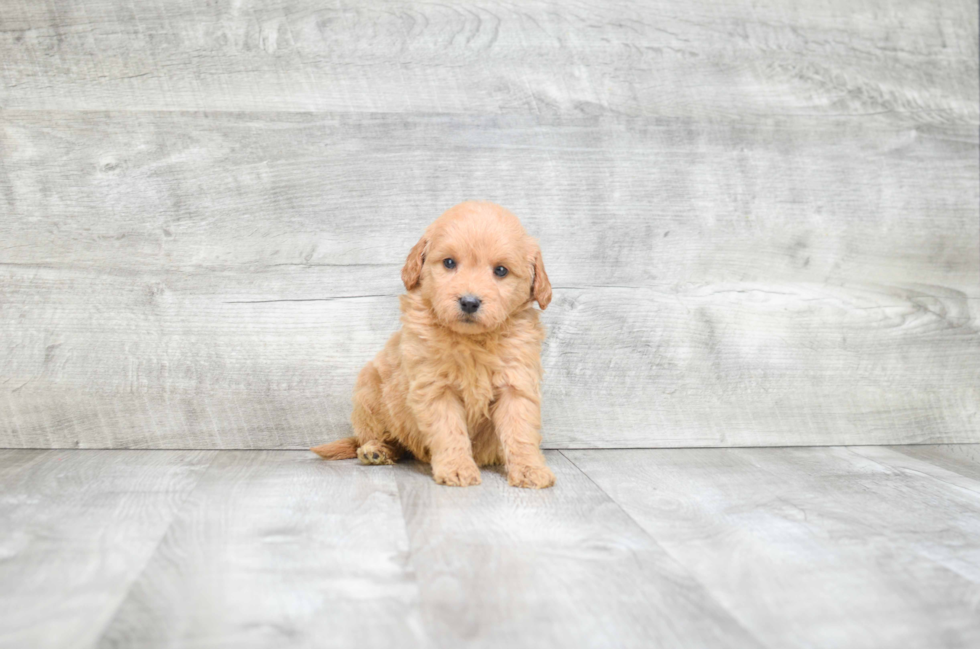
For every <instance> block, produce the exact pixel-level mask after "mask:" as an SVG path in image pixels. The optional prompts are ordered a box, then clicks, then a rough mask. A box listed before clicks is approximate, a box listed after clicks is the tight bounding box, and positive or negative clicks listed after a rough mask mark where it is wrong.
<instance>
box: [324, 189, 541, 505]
mask: <svg viewBox="0 0 980 649" xmlns="http://www.w3.org/2000/svg"><path fill="white" fill-rule="evenodd" d="M402 281H403V282H404V284H405V288H406V290H407V293H406V294H405V295H402V296H401V297H400V301H401V312H402V316H401V322H402V328H401V331H399V332H397V333H395V335H393V336H392V337H391V339H390V340H389V341H388V344H387V345H386V346H385V348H384V349H383V350H382V351H381V352H380V353H379V354H378V355H377V356H376V357H375V358H374V360H373V361H371V362H370V363H368V364H367V366H366V367H365V368H364V369H363V370H361V373H360V375H358V377H357V386H356V387H355V389H354V412H353V414H352V415H351V422H352V423H353V425H354V432H355V434H356V436H355V437H350V438H347V439H342V440H339V441H336V442H332V443H330V444H324V445H323V446H317V447H315V448H313V449H311V450H312V451H313V452H314V453H316V454H317V455H320V456H321V457H324V458H326V459H328V460H337V459H345V458H353V457H355V456H356V457H358V458H359V459H360V460H361V462H362V463H364V464H393V463H395V462H397V461H398V459H399V458H401V457H402V456H403V455H404V454H405V453H406V451H407V452H410V453H411V454H412V455H414V456H415V457H416V458H418V459H419V460H422V461H423V462H431V464H432V476H433V478H434V479H435V481H436V482H438V483H439V484H444V485H452V486H460V487H465V486H468V485H476V484H480V469H479V468H478V467H479V466H487V465H499V464H503V465H505V466H506V469H507V481H508V482H509V483H510V484H511V485H513V486H515V487H530V488H536V489H540V488H544V487H550V486H551V485H553V484H554V483H555V476H554V474H553V473H552V472H551V469H549V468H548V467H547V465H546V464H545V460H544V455H543V454H542V453H541V449H540V443H541V436H540V434H539V432H538V430H539V428H540V426H541V414H540V413H541V389H540V384H541V360H540V350H541V341H542V340H543V339H544V328H543V326H542V325H541V323H540V322H539V321H538V312H537V311H536V310H535V309H534V307H533V302H535V301H537V303H538V305H539V306H540V307H541V308H542V309H545V308H546V307H547V306H548V303H549V302H550V301H551V284H550V283H549V282H548V275H547V273H545V270H544V263H543V262H542V261H541V250H540V249H539V248H538V244H537V242H535V240H534V239H532V238H531V237H529V236H528V235H527V233H526V232H525V231H524V228H523V227H522V226H521V222H520V221H518V220H517V217H516V216H514V215H513V214H511V213H510V212H508V211H507V210H505V209H504V208H502V207H500V206H499V205H495V204H493V203H484V202H474V201H471V202H466V203H461V204H459V205H457V206H455V207H453V208H451V209H449V210H448V211H446V212H445V213H444V214H443V215H442V216H440V217H439V218H438V219H436V221H435V222H434V223H432V224H431V225H430V226H429V227H428V228H427V229H426V231H425V234H424V235H423V236H422V238H421V239H419V242H418V243H416V244H415V246H414V247H413V248H412V250H411V252H409V253H408V259H407V260H406V261H405V267H404V268H403V269H402Z"/></svg>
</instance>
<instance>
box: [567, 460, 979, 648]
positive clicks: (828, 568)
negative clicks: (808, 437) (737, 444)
mask: <svg viewBox="0 0 980 649" xmlns="http://www.w3.org/2000/svg"><path fill="white" fill-rule="evenodd" d="M563 453H564V454H565V455H566V456H567V457H569V458H570V459H571V460H572V461H573V462H574V463H575V464H576V466H578V467H579V468H580V469H581V470H583V471H584V472H585V473H586V474H587V475H588V476H589V477H590V478H591V479H592V480H594V481H595V482H596V483H597V484H598V485H599V486H600V487H601V488H602V489H603V490H604V491H605V492H606V493H608V494H609V495H610V497H612V498H613V500H615V501H616V502H617V503H619V504H620V505H621V506H622V507H623V509H624V510H625V511H626V512H627V513H628V514H629V515H630V516H632V517H633V518H634V519H635V520H636V521H637V522H638V523H639V524H640V525H641V526H642V527H643V528H644V529H645V530H646V531H647V532H648V533H649V534H650V535H651V536H652V537H653V538H655V539H656V540H657V542H658V543H660V544H661V545H662V546H663V548H664V549H665V550H666V551H667V552H668V553H669V554H670V556H672V557H674V558H675V559H677V560H678V561H679V562H680V563H681V564H682V565H684V566H685V567H687V568H688V569H690V570H691V572H692V573H693V575H694V577H695V578H696V579H698V580H699V581H700V582H701V583H702V584H704V585H705V587H706V588H707V589H708V590H709V591H710V592H711V593H712V594H713V595H715V596H716V597H717V598H718V600H719V602H720V603H721V604H722V605H723V606H725V607H726V608H727V609H728V610H729V611H731V612H732V614H733V615H734V616H735V618H736V619H737V620H738V621H739V622H740V623H741V624H743V625H744V626H745V628H746V629H747V630H748V631H749V632H750V633H752V634H754V635H755V636H756V637H757V638H758V639H759V641H760V642H762V643H763V644H765V645H767V646H773V647H793V646H847V647H881V646H896V645H901V646H903V647H923V648H927V647H929V648H932V647H968V646H974V645H976V644H977V643H978V642H980V625H978V624H977V619H978V610H977V607H978V605H977V602H978V601H980V571H978V566H980V554H978V552H980V543H978V541H977V539H980V491H978V489H980V483H978V482H976V481H971V482H972V485H970V488H965V487H964V485H963V484H957V483H956V482H955V481H950V480H947V479H937V478H936V475H939V474H938V473H937V472H938V471H942V469H940V468H939V467H933V469H935V470H933V469H930V473H925V472H923V471H922V470H921V469H922V468H923V467H922V466H919V467H917V468H916V467H911V466H909V465H908V464H907V463H905V464H903V460H902V458H904V459H905V460H911V458H909V457H907V456H905V455H902V454H900V453H896V452H894V451H890V450H888V449H883V448H882V449H860V450H859V451H857V452H856V451H852V450H848V449H845V448H831V449H701V450H695V449H688V450H683V451H681V450H659V451H653V450H631V451H620V450H609V451H592V452H590V451H563ZM922 464H923V465H924V464H926V463H922ZM917 469H918V470H917ZM947 473H949V472H947ZM946 477H947V478H948V476H946ZM957 478H959V479H962V480H963V481H968V479H967V478H965V477H962V476H957Z"/></svg>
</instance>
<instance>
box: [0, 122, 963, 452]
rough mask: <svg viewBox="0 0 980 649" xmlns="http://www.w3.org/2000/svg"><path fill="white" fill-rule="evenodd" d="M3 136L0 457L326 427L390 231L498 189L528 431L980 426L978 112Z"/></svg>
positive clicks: (669, 438)
mask: <svg viewBox="0 0 980 649" xmlns="http://www.w3.org/2000/svg"><path fill="white" fill-rule="evenodd" d="M0 125H2V127H3V129H2V131H0V133H2V134H3V139H2V140H0V144H2V146H3V147H4V154H5V164H4V165H3V167H2V168H0V195H2V196H3V198H4V200H5V201H6V204H7V206H8V207H9V210H8V211H6V212H3V213H0V235H2V237H3V239H4V246H3V250H0V279H2V281H0V298H2V299H0V310H2V311H0V314H2V318H0V332H2V335H3V337H2V340H3V346H4V351H3V355H0V369H2V372H0V374H2V378H3V381H4V382H3V386H4V390H5V394H4V395H3V396H4V398H3V399H0V413H2V414H3V417H2V418H0V422H2V423H0V444H2V445H5V446H16V447H34V446H56V447H65V446H67V447H74V446H82V447H142V448H154V447H170V448H175V447H176V448H180V447H202V448H270V447H271V448H299V447H307V446H309V445H311V444H315V443H319V442H322V441H326V440H327V439H331V438H335V437H339V436H342V435H345V434H347V432H348V431H349V427H348V423H347V418H348V413H349V395H350V390H351V386H352V385H353V382H354V376H355V375H356V372H357V370H358V369H359V368H360V367H361V366H362V365H363V363H365V362H366V361H367V360H368V359H369V358H371V357H372V356H373V355H374V353H376V351H377V350H378V349H380V347H381V346H382V345H383V343H384V340H385V339H386V338H387V336H388V335H389V334H390V333H391V332H392V331H394V330H395V328H396V327H397V313H396V300H395V298H394V296H396V295H397V294H398V293H399V292H400V291H401V286H400V283H399V279H398V277H399V269H400V266H401V263H402V262H403V260H404V256H405V254H406V250H407V249H408V248H409V247H410V246H411V245H412V243H414V241H415V240H416V238H417V236H418V234H419V232H420V231H421V230H422V228H423V227H424V225H425V224H426V223H427V222H428V221H429V220H430V219H431V218H433V216H434V215H435V214H436V213H437V212H438V211H439V210H440V209H442V208H443V207H445V206H447V205H449V204H452V203H454V202H456V201H457V200H459V199H460V198H464V197H468V196H480V197H485V198H491V199H494V200H497V201H499V202H501V203H503V204H505V205H508V206H510V207H511V208H513V209H514V210H515V212H516V213H518V214H519V215H520V216H521V217H522V218H523V219H524V220H525V222H526V223H527V226H528V228H529V230H530V231H532V232H534V233H535V234H537V235H538V236H539V238H540V239H541V242H542V245H543V247H544V250H545V256H546V263H547V266H548V269H549V275H550V276H551V277H552V280H553V283H554V284H555V286H556V289H555V295H556V299H555V302H554V304H553V306H552V307H551V309H550V310H549V311H547V312H546V313H545V320H546V323H547V324H548V326H549V327H550V330H551V334H550V337H549V340H548V342H547V345H546V349H545V353H544V363H545V367H546V370H547V377H546V381H545V391H546V398H545V440H546V444H547V445H549V446H551V447H602V446H678V445H696V446H710V445H768V444H776V445H778V444H854V443H863V444H873V443H907V442H966V441H973V440H976V439H977V435H978V434H980V433H978V430H980V427H978V423H980V415H978V409H977V403H978V402H980V392H978V391H980V387H978V386H980V335H978V322H980V320H978V300H977V298H978V297H980V285H978V277H980V169H978V157H977V134H976V131H975V129H974V128H972V127H970V128H964V127H963V126H958V125H955V124H947V125H937V126H934V127H931V128H930V129H923V128H920V127H915V126H910V125H907V124H905V125H903V124H901V123H899V122H895V121H893V120H891V119H890V118H867V119H863V120H861V121H859V122H855V121H854V120H851V119H843V118H839V119H835V120H828V119H816V118H804V117H795V118H779V119H757V120H754V121H753V122H752V123H748V124H732V123H723V124H712V123H705V122H697V121H692V120H688V121H686V122H684V124H683V126H679V125H678V123H677V122H657V121H651V120H641V119H632V118H626V117H617V116H611V117H596V118H589V119H568V118H543V117H506V118H504V117H500V118H484V117H454V118H449V117H439V116H432V117H424V116H418V117H391V116H324V115H282V114H227V113H212V114H201V115H198V114H186V113H179V114H160V113H155V114H149V113H141V114H130V113H109V114H102V113H99V114H88V113H85V114H79V113H64V112H47V113H27V112H23V111H7V112H5V113H3V114H2V115H0ZM529 177H534V178H535V179H536V180H540V182H535V183H534V184H533V185H531V184H528V183H527V178H529ZM858 215H860V216H858ZM25 224H28V225H29V226H30V227H24V225H25Z"/></svg>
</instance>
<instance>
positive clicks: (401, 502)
mask: <svg viewBox="0 0 980 649" xmlns="http://www.w3.org/2000/svg"><path fill="white" fill-rule="evenodd" d="M401 466H406V467H407V465H406V464H404V463H403V464H395V465H393V466H392V467H390V468H392V469H393V471H392V473H394V471H397V470H398V468H399V467H401ZM392 480H393V481H394V483H395V490H396V491H397V492H398V512H399V514H400V515H401V519H402V529H403V530H404V531H405V541H406V543H407V544H408V556H407V557H405V561H406V562H407V563H408V566H409V568H410V569H411V571H412V583H414V584H415V589H416V591H417V592H418V605H419V618H420V619H421V621H422V630H423V631H424V632H425V638H423V640H424V641H425V645H424V646H427V647H436V646H437V645H436V644H435V643H434V642H433V641H432V633H433V629H431V628H430V627H429V623H428V621H427V620H426V619H425V607H424V606H423V605H422V603H423V602H422V597H423V595H422V584H420V583H419V573H418V570H417V569H416V566H415V544H414V543H413V542H412V534H411V532H410V531H409V529H408V519H407V518H405V497H404V492H403V491H402V484H401V481H400V480H398V478H397V476H394V475H393V476H392Z"/></svg>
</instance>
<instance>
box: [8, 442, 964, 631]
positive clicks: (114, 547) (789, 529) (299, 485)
mask: <svg viewBox="0 0 980 649" xmlns="http://www.w3.org/2000/svg"><path fill="white" fill-rule="evenodd" d="M549 460H550V462H551V465H552V466H553V468H554V470H555V473H556V474H557V476H558V485H557V487H556V488H555V489H552V490H547V491H541V492H537V491H524V490H518V489H512V488H509V487H507V485H506V480H505V478H504V477H503V476H502V475H501V474H500V473H499V472H495V471H484V480H483V485H482V486H480V487H476V488H470V489H453V488H447V487H439V486H437V485H435V484H434V483H433V482H432V481H431V479H430V478H429V476H428V475H427V470H426V467H424V466H422V465H417V464H411V463H409V464H403V465H399V466H396V467H362V466H360V465H358V464H355V463H354V462H335V463H328V462H324V461H321V460H319V459H317V458H316V457H314V456H313V455H311V454H309V453H306V452H300V451H61V450H46V451H26V450H3V451H0V646H2V647H11V648H14V647H16V648H33V647H73V648H75V647H78V648H83V647H103V646H105V647H159V646H168V647H185V646H186V647H204V646H207V647H236V648H237V647H292V646H298V647H386V648H387V647H409V646H433V647H469V646H485V647H490V646H500V647H508V648H509V647H545V646H560V647H579V646H581V647H676V646H685V647H726V646H732V647H769V648H772V649H777V648H779V649H781V648H784V647H834V648H839V647H903V648H908V647H924V648H925V647H929V648H933V647H977V646H980V448H978V446H968V445H963V446H916V447H908V446H906V447H846V448H845V447H823V448H769V449H684V450H588V451H561V452H559V451H550V452H549Z"/></svg>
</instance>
